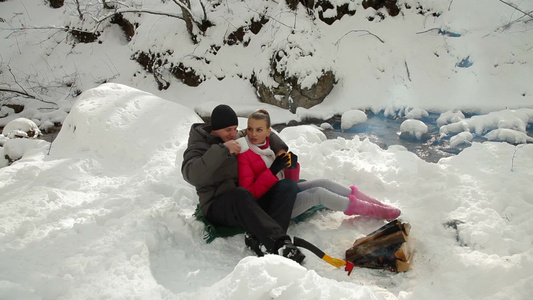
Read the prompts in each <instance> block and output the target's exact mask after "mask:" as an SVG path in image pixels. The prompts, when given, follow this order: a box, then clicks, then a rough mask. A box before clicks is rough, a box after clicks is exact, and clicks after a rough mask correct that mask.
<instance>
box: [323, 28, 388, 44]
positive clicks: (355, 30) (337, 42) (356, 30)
mask: <svg viewBox="0 0 533 300" xmlns="http://www.w3.org/2000/svg"><path fill="white" fill-rule="evenodd" d="M361 31H362V32H366V33H368V34H370V35H372V36H374V37H376V38H377V39H378V40H379V41H380V42H381V43H383V44H385V41H383V40H382V39H381V38H380V37H379V36H377V35H375V34H373V33H372V32H370V31H368V30H364V29H354V30H350V31H348V32H346V33H345V34H344V35H343V36H341V37H340V38H339V39H338V40H337V41H336V42H335V43H333V45H335V46H337V45H338V44H339V42H340V41H341V40H342V39H343V38H344V37H345V36H347V35H348V34H350V33H352V32H361Z"/></svg>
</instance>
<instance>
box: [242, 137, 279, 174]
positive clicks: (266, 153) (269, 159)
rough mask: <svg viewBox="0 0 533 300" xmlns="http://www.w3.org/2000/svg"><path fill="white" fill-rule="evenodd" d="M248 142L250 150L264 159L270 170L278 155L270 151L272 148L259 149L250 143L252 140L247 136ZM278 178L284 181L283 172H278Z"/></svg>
mask: <svg viewBox="0 0 533 300" xmlns="http://www.w3.org/2000/svg"><path fill="white" fill-rule="evenodd" d="M246 142H247V143H248V147H250V150H252V151H253V152H255V153H257V154H258V155H259V156H260V157H261V158H262V159H263V161H264V162H265V165H266V167H267V168H270V166H271V165H272V163H273V162H274V159H276V154H275V153H274V151H272V149H270V146H269V147H267V148H265V149H261V148H259V146H257V145H254V144H252V142H250V140H249V139H248V137H247V136H246ZM263 145H264V144H263ZM276 176H277V177H278V178H279V179H284V178H285V176H284V174H283V172H278V174H276Z"/></svg>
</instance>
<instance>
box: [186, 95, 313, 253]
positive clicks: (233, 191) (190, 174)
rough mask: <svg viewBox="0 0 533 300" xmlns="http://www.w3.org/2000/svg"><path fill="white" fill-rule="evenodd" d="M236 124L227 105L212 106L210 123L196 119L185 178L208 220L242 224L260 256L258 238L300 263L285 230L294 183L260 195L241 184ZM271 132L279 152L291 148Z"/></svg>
mask: <svg viewBox="0 0 533 300" xmlns="http://www.w3.org/2000/svg"><path fill="white" fill-rule="evenodd" d="M237 125H238V119H237V115H236V113H235V111H234V110H233V109H232V108H231V107H229V106H227V105H224V104H221V105H218V106H217V107H215V109H213V111H212V113H211V123H210V124H206V123H196V124H193V125H192V126H191V131H190V133H189V142H188V145H187V149H186V150H185V152H184V153H183V164H182V166H181V173H182V175H183V178H184V179H185V180H186V181H187V182H188V183H190V184H192V185H193V186H194V187H196V192H197V194H198V197H199V200H200V207H201V209H202V212H203V213H204V216H205V217H206V218H207V219H208V220H209V221H210V222H212V223H214V224H220V225H225V226H241V227H243V228H244V229H245V230H246V232H247V240H246V244H247V245H248V246H250V247H251V248H252V250H254V251H255V252H256V253H257V254H258V255H262V253H258V252H261V251H260V250H259V242H260V243H261V244H263V245H264V246H265V247H266V250H267V251H268V252H269V253H274V254H281V255H283V256H285V257H287V258H290V259H292V260H295V261H297V262H298V263H301V262H302V261H303V259H304V258H305V256H304V255H303V254H302V253H301V252H300V250H299V249H298V248H296V246H294V245H293V244H292V241H291V239H290V237H289V236H288V235H287V233H286V232H287V228H288V227H289V222H290V217H291V212H292V207H293V205H294V201H295V199H296V193H297V186H296V183H295V182H294V181H292V180H290V179H285V180H280V181H278V183H276V185H274V186H273V187H272V188H271V189H270V190H269V191H268V192H267V193H266V194H265V195H264V196H263V197H261V198H259V199H258V200H255V199H254V197H253V195H252V194H251V193H250V192H249V191H247V190H246V189H245V188H242V187H238V185H237V184H238V176H239V173H238V170H237V154H238V153H239V152H240V150H241V147H240V145H239V143H238V142H236V141H235V137H236V136H237ZM271 137H272V139H271V147H272V149H273V150H274V152H275V153H278V152H279V151H287V149H288V147H287V145H285V143H283V141H281V139H280V138H279V137H277V136H275V135H274V134H272V135H271ZM284 167H286V165H285V166H284Z"/></svg>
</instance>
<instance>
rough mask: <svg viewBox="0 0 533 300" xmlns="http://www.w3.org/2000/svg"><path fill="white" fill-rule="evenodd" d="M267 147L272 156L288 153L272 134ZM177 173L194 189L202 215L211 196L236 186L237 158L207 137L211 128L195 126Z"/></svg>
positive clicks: (206, 125) (215, 138)
mask: <svg viewBox="0 0 533 300" xmlns="http://www.w3.org/2000/svg"><path fill="white" fill-rule="evenodd" d="M243 134H244V131H241V132H239V135H240V136H242V135H243ZM270 146H271V148H272V149H273V150H274V153H277V152H278V151H279V150H281V149H285V150H288V147H287V145H286V144H285V143H284V142H283V141H282V140H281V139H280V138H279V137H278V136H277V135H276V134H274V133H272V134H271V135H270ZM181 173H182V175H183V178H184V179H185V180H186V181H187V182H188V183H190V184H192V185H193V186H194V187H196V193H197V194H198V197H199V198H200V199H199V200H200V207H201V208H202V211H203V212H204V214H206V213H207V210H208V209H209V206H210V204H211V201H212V200H213V198H214V197H216V196H219V195H221V194H223V193H225V192H228V191H230V190H231V189H233V188H236V187H237V185H238V178H239V172H238V169H237V155H235V154H230V152H229V149H228V148H226V147H225V146H224V142H223V141H222V139H221V138H219V137H216V136H214V135H211V125H209V124H205V123H196V124H193V125H192V126H191V131H190V133H189V142H188V145H187V149H186V150H185V152H184V153H183V163H182V165H181Z"/></svg>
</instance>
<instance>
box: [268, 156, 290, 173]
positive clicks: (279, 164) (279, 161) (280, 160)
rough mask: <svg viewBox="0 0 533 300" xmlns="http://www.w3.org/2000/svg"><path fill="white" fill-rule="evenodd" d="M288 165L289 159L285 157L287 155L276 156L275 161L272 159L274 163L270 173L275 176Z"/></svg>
mask: <svg viewBox="0 0 533 300" xmlns="http://www.w3.org/2000/svg"><path fill="white" fill-rule="evenodd" d="M289 165H290V157H289V156H288V155H287V153H282V154H281V155H278V156H276V159H274V162H273V163H272V165H271V166H270V172H272V174H274V175H276V174H278V173H279V171H281V170H283V169H285V168H286V167H288V166H289Z"/></svg>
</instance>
